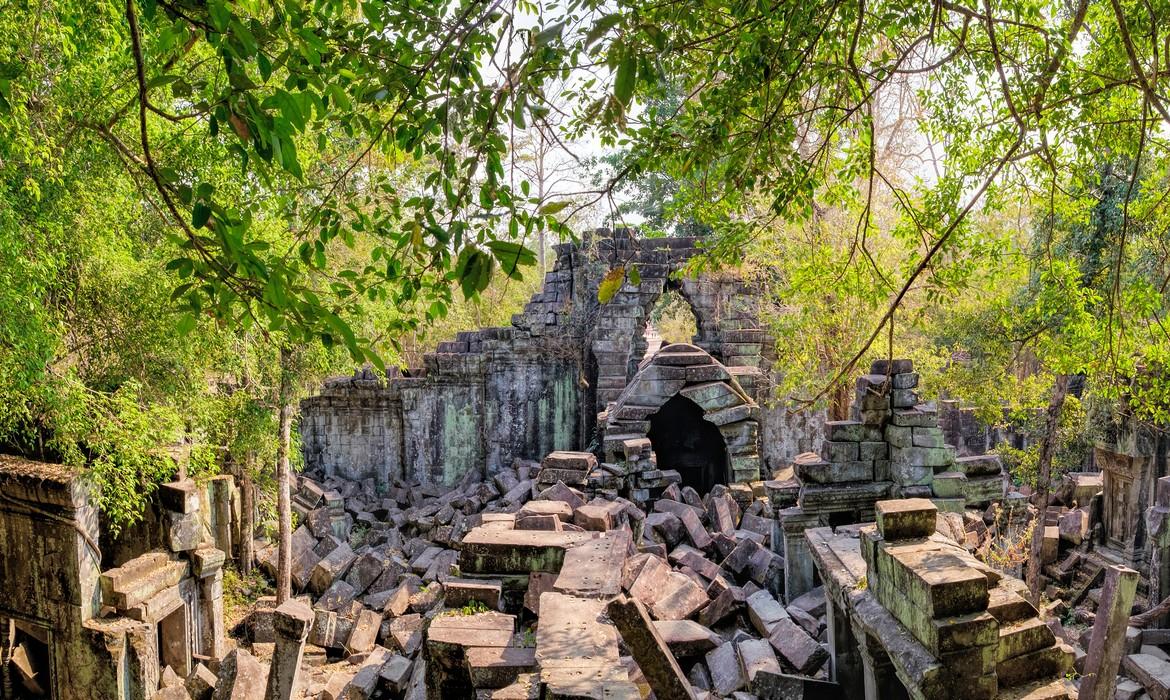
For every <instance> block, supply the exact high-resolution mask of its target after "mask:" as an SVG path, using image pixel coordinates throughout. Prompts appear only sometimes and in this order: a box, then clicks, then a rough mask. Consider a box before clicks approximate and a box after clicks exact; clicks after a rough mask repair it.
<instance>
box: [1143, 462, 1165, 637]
mask: <svg viewBox="0 0 1170 700" xmlns="http://www.w3.org/2000/svg"><path fill="white" fill-rule="evenodd" d="M1154 493H1155V497H1154V506H1153V507H1152V508H1150V509H1148V510H1146V532H1148V533H1149V540H1148V542H1147V546H1148V547H1149V569H1148V570H1147V575H1148V576H1149V578H1150V599H1151V600H1152V601H1154V602H1157V601H1161V600H1163V599H1165V598H1166V597H1167V596H1170V476H1164V477H1162V478H1160V479H1158V481H1157V484H1156V486H1155V491H1154ZM1164 622H1165V619H1162V620H1156V621H1155V625H1162V624H1163V623H1164Z"/></svg>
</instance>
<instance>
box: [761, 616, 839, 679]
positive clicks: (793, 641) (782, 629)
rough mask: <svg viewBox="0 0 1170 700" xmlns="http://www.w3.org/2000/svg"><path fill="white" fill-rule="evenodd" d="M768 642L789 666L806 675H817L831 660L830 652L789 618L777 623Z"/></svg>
mask: <svg viewBox="0 0 1170 700" xmlns="http://www.w3.org/2000/svg"><path fill="white" fill-rule="evenodd" d="M768 641H769V642H770V643H771V644H772V646H773V647H774V648H775V649H776V652H777V653H778V654H779V655H780V657H781V658H783V659H784V660H785V661H786V662H788V665H790V666H792V668H794V669H796V670H797V671H799V672H800V673H803V674H805V675H812V674H813V673H815V672H816V670H817V669H819V668H820V667H821V666H823V665H824V664H825V661H827V660H828V658H829V652H827V651H825V648H824V647H822V646H821V645H820V644H819V643H817V641H816V640H815V639H813V638H812V637H810V636H808V633H807V632H805V631H804V629H803V628H802V627H801V626H800V625H798V624H796V622H794V621H793V620H792V619H791V618H789V617H785V618H782V619H780V620H778V621H777V622H776V624H775V625H774V626H773V627H772V632H771V633H770V634H769V635H768Z"/></svg>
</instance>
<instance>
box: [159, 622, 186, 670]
mask: <svg viewBox="0 0 1170 700" xmlns="http://www.w3.org/2000/svg"><path fill="white" fill-rule="evenodd" d="M189 654H190V644H189V643H188V639H187V618H186V609H185V608H183V607H182V606H180V607H178V608H175V610H174V612H172V613H171V614H169V615H167V616H166V617H164V618H163V619H162V620H161V621H160V622H159V623H158V656H159V658H158V662H159V663H158V668H159V672H162V670H163V669H165V668H166V667H167V666H170V667H171V668H172V669H174V671H175V673H178V674H179V677H180V678H185V677H186V676H187V674H188V673H189V672H190V670H191V663H190V656H188V655H189Z"/></svg>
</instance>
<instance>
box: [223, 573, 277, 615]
mask: <svg viewBox="0 0 1170 700" xmlns="http://www.w3.org/2000/svg"><path fill="white" fill-rule="evenodd" d="M272 593H273V588H272V584H271V583H269V581H268V579H267V578H265V577H264V574H262V573H261V572H260V569H258V568H255V569H252V573H250V574H247V575H244V574H242V573H240V571H239V570H238V569H236V568H235V567H234V566H225V567H224V568H223V617H224V622H225V624H226V626H227V627H228V628H229V629H230V628H232V627H234V626H235V625H236V623H238V622H239V621H241V620H243V619H244V618H245V617H246V616H247V615H248V611H249V610H251V609H252V606H253V605H255V604H256V600H257V599H258V598H260V597H262V596H266V595H271V594H272Z"/></svg>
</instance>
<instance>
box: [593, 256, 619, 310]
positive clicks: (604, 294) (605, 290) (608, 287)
mask: <svg viewBox="0 0 1170 700" xmlns="http://www.w3.org/2000/svg"><path fill="white" fill-rule="evenodd" d="M625 279H626V268H624V267H622V266H621V265H618V266H617V267H615V268H613V269H612V270H610V271H609V272H607V273H605V277H602V278H601V284H599V285H598V286H597V300H598V301H600V302H601V303H602V304H608V303H609V302H610V300H612V299H613V297H614V295H616V294H617V293H618V290H619V289H621V288H622V282H624V281H625Z"/></svg>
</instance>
